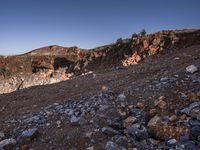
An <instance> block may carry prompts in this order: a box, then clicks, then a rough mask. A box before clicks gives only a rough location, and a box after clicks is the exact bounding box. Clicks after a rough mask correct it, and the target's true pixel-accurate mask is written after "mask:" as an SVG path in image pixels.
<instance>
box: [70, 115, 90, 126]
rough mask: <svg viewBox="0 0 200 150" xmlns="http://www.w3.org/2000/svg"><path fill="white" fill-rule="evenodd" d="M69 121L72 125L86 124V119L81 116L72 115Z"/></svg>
mask: <svg viewBox="0 0 200 150" xmlns="http://www.w3.org/2000/svg"><path fill="white" fill-rule="evenodd" d="M70 122H71V123H72V125H85V124H87V123H88V122H87V120H86V119H85V118H84V117H83V116H79V117H76V116H72V117H71V119H70Z"/></svg>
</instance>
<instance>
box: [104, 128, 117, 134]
mask: <svg viewBox="0 0 200 150" xmlns="http://www.w3.org/2000/svg"><path fill="white" fill-rule="evenodd" d="M101 131H102V132H103V133H104V134H107V135H116V134H119V132H118V131H117V130H115V129H113V128H111V127H103V128H102V129H101Z"/></svg>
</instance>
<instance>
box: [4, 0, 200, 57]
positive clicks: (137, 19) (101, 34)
mask: <svg viewBox="0 0 200 150" xmlns="http://www.w3.org/2000/svg"><path fill="white" fill-rule="evenodd" d="M199 7H200V0H0V54H4V55H8V54H20V53H24V52H27V51H30V50H33V49H35V48H39V47H43V46H48V45H55V44H56V45H61V46H75V45H76V46H79V47H82V48H94V47H96V46H100V45H104V44H109V43H112V42H114V41H116V39H117V38H119V37H122V38H126V37H130V36H131V34H132V33H133V32H139V31H140V30H141V29H142V28H145V29H146V31H147V32H148V33H151V32H154V31H159V30H162V29H177V28H200V8H199Z"/></svg>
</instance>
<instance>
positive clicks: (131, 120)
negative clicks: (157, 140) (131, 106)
mask: <svg viewBox="0 0 200 150" xmlns="http://www.w3.org/2000/svg"><path fill="white" fill-rule="evenodd" d="M136 120H137V118H135V117H133V116H129V117H128V118H126V119H125V120H124V123H125V127H126V128H129V127H131V126H132V124H133V123H135V121H136Z"/></svg>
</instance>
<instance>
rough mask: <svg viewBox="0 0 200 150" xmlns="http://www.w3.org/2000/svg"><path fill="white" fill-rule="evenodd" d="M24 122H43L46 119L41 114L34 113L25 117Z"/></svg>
mask: <svg viewBox="0 0 200 150" xmlns="http://www.w3.org/2000/svg"><path fill="white" fill-rule="evenodd" d="M24 123H27V124H32V123H35V124H44V123H46V119H45V117H44V116H42V115H35V116H33V117H30V118H26V119H25V120H24Z"/></svg>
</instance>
